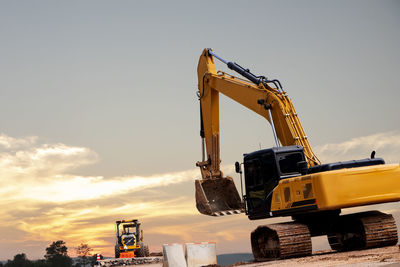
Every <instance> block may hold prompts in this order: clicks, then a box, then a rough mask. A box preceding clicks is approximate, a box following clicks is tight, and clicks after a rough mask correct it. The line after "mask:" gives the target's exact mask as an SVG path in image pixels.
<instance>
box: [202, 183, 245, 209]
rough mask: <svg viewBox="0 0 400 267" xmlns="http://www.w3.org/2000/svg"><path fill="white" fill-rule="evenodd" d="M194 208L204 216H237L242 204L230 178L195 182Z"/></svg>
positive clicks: (242, 207)
mask: <svg viewBox="0 0 400 267" xmlns="http://www.w3.org/2000/svg"><path fill="white" fill-rule="evenodd" d="M195 186H196V207H197V210H198V211H199V212H200V213H202V214H205V215H210V216H223V215H232V214H239V213H241V212H243V211H244V204H243V202H242V201H241V199H240V196H239V193H238V191H237V189H236V186H235V184H234V182H233V179H232V178H231V177H226V178H214V179H203V180H196V181H195Z"/></svg>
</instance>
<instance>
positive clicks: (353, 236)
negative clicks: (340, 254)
mask: <svg viewBox="0 0 400 267" xmlns="http://www.w3.org/2000/svg"><path fill="white" fill-rule="evenodd" d="M328 241H329V244H330V246H331V248H332V249H333V250H338V251H348V250H357V249H366V248H373V247H384V246H391V245H396V244H397V241H398V236H397V227H396V222H395V220H394V219H393V216H392V215H390V214H385V213H382V212H379V211H370V212H363V213H356V214H349V215H344V216H340V217H339V219H338V221H337V222H336V223H335V226H334V228H333V231H332V232H331V233H329V234H328Z"/></svg>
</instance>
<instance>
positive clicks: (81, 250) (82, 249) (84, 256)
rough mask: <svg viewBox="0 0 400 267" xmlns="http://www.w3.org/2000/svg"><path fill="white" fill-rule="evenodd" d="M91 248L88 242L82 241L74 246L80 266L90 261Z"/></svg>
mask: <svg viewBox="0 0 400 267" xmlns="http://www.w3.org/2000/svg"><path fill="white" fill-rule="evenodd" d="M92 250H93V249H92V248H91V247H89V245H88V244H83V243H82V244H80V245H79V246H78V247H77V248H76V254H77V255H78V257H79V263H80V265H81V266H83V267H85V266H86V265H87V264H90V263H91V261H92V259H91V255H90V252H91V251H92Z"/></svg>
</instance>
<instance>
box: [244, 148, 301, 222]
mask: <svg viewBox="0 0 400 267" xmlns="http://www.w3.org/2000/svg"><path fill="white" fill-rule="evenodd" d="M306 164H307V163H306V162H305V156H304V151H303V148H302V147H301V146H286V147H273V148H269V149H263V150H258V151H255V152H252V153H250V154H245V155H244V172H245V188H246V195H245V196H244V200H245V203H246V214H247V215H248V216H249V219H251V220H253V219H262V218H268V217H270V215H269V212H270V207H271V199H272V192H273V190H274V188H275V187H276V186H277V185H278V183H279V180H280V179H285V178H290V177H295V176H300V175H302V173H304V172H305V171H306V170H307V167H306ZM304 168H305V169H304Z"/></svg>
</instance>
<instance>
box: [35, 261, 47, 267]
mask: <svg viewBox="0 0 400 267" xmlns="http://www.w3.org/2000/svg"><path fill="white" fill-rule="evenodd" d="M33 267H51V265H50V264H49V263H47V261H46V260H37V261H34V262H33Z"/></svg>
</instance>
